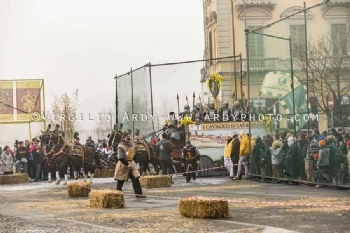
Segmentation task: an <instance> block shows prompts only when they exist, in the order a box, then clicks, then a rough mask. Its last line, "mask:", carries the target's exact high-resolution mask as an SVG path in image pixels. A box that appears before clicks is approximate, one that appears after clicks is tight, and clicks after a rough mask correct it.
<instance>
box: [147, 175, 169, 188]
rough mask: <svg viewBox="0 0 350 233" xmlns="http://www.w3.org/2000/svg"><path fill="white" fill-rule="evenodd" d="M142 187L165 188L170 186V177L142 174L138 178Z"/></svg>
mask: <svg viewBox="0 0 350 233" xmlns="http://www.w3.org/2000/svg"><path fill="white" fill-rule="evenodd" d="M140 184H141V187H142V188H166V187H171V177H170V176H168V175H159V176H143V177H141V178H140Z"/></svg>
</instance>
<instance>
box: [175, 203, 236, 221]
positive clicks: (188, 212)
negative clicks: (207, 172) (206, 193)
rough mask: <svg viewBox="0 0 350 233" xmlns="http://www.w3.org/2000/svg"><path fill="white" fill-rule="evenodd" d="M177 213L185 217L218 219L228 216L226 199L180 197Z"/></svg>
mask: <svg viewBox="0 0 350 233" xmlns="http://www.w3.org/2000/svg"><path fill="white" fill-rule="evenodd" d="M179 213H180V214H181V215H182V216H184V217H187V218H202V219H220V218H226V217H228V216H229V208H228V201H227V200H211V199H202V198H194V199H193V198H191V199H190V198H183V199H180V205H179Z"/></svg>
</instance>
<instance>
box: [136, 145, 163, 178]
mask: <svg viewBox="0 0 350 233" xmlns="http://www.w3.org/2000/svg"><path fill="white" fill-rule="evenodd" d="M135 144H136V147H137V154H136V162H137V163H139V167H140V168H139V171H140V175H142V174H143V173H146V174H147V171H148V172H149V173H151V171H150V168H149V164H150V163H151V164H152V165H153V167H154V171H155V173H156V175H158V174H159V171H160V160H159V157H156V153H155V146H156V145H151V144H150V143H148V142H147V141H146V140H145V139H142V140H141V141H136V143H135Z"/></svg>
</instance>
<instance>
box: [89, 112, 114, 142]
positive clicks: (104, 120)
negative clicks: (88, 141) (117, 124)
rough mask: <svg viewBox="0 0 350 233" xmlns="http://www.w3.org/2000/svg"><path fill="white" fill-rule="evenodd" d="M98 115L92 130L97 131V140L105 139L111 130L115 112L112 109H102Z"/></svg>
mask: <svg viewBox="0 0 350 233" xmlns="http://www.w3.org/2000/svg"><path fill="white" fill-rule="evenodd" d="M98 115H99V116H98V119H97V121H95V125H94V128H95V130H97V132H98V137H99V138H106V137H107V135H108V134H109V133H110V132H112V129H113V124H114V121H115V111H114V110H113V108H103V109H102V110H101V111H100V112H99V114H98Z"/></svg>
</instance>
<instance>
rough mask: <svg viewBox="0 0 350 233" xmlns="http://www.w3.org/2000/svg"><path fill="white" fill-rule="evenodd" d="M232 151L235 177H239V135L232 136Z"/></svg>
mask: <svg viewBox="0 0 350 233" xmlns="http://www.w3.org/2000/svg"><path fill="white" fill-rule="evenodd" d="M232 140H233V143H232V151H231V160H232V164H233V176H234V177H235V176H236V175H237V171H238V165H237V164H238V161H239V148H240V142H239V140H238V134H236V133H235V134H233V135H232Z"/></svg>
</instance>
